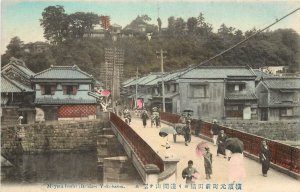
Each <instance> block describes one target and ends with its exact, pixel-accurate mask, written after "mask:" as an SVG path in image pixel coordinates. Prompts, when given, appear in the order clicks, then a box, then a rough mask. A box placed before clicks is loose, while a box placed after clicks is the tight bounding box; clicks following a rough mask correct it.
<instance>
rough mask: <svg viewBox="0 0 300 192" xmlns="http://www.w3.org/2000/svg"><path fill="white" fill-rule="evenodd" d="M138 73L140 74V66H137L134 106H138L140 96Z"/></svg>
mask: <svg viewBox="0 0 300 192" xmlns="http://www.w3.org/2000/svg"><path fill="white" fill-rule="evenodd" d="M138 74H139V68H138V67H136V80H135V103H134V107H135V108H136V107H137V98H138V82H137V79H138Z"/></svg>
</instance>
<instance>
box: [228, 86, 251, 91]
mask: <svg viewBox="0 0 300 192" xmlns="http://www.w3.org/2000/svg"><path fill="white" fill-rule="evenodd" d="M245 88H246V85H245V84H228V85H227V91H230V92H238V91H243V90H244V89H245Z"/></svg>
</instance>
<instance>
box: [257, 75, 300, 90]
mask: <svg viewBox="0 0 300 192" xmlns="http://www.w3.org/2000/svg"><path fill="white" fill-rule="evenodd" d="M263 83H264V84H265V85H266V87H268V88H269V89H300V78H297V77H274V78H264V79H263Z"/></svg>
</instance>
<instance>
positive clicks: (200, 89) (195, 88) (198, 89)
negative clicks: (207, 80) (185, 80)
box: [190, 85, 207, 98]
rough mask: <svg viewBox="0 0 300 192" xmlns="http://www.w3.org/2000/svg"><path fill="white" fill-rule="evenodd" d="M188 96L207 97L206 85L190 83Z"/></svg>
mask: <svg viewBox="0 0 300 192" xmlns="http://www.w3.org/2000/svg"><path fill="white" fill-rule="evenodd" d="M190 97H194V98H195V97H207V85H190Z"/></svg>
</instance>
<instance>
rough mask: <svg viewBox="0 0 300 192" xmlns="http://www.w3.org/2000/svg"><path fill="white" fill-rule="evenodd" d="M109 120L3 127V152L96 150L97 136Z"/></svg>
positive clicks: (107, 124)
mask: <svg viewBox="0 0 300 192" xmlns="http://www.w3.org/2000/svg"><path fill="white" fill-rule="evenodd" d="M108 126H109V122H108V121H107V120H89V121H73V122H57V121H56V122H52V123H47V124H45V123H41V124H28V125H16V126H2V127H1V150H2V151H1V152H2V153H4V154H14V153H20V152H30V153H36V152H63V151H71V150H72V151H76V150H78V151H79V150H96V147H97V136H98V135H99V134H102V133H101V132H102V131H103V128H104V127H108Z"/></svg>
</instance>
